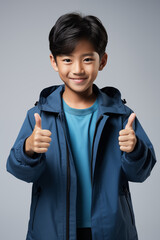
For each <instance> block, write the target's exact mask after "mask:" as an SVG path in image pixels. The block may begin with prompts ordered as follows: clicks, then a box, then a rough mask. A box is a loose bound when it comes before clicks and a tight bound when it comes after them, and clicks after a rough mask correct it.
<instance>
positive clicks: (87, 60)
mask: <svg viewBox="0 0 160 240" xmlns="http://www.w3.org/2000/svg"><path fill="white" fill-rule="evenodd" d="M84 61H85V62H87V63H88V62H93V61H94V59H93V58H85V59H84Z"/></svg>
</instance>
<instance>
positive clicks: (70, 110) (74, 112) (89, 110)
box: [63, 99, 98, 116]
mask: <svg viewBox="0 0 160 240" xmlns="http://www.w3.org/2000/svg"><path fill="white" fill-rule="evenodd" d="M97 108H98V100H97V99H96V101H95V102H94V103H93V105H92V106H91V107H89V108H84V109H78V108H72V107H70V106H69V105H68V104H67V103H66V102H65V101H64V99H63V109H64V111H65V112H67V113H69V114H72V115H79V116H82V115H88V114H91V113H93V112H95V111H96V110H97Z"/></svg>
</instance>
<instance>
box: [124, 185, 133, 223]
mask: <svg viewBox="0 0 160 240" xmlns="http://www.w3.org/2000/svg"><path fill="white" fill-rule="evenodd" d="M124 192H125V195H124V196H125V199H126V202H127V206H128V209H129V212H130V216H131V221H132V225H134V219H133V214H132V209H131V206H130V204H129V199H128V194H129V191H128V189H127V188H125V189H124Z"/></svg>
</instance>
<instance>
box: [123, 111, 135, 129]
mask: <svg viewBox="0 0 160 240" xmlns="http://www.w3.org/2000/svg"><path fill="white" fill-rule="evenodd" d="M135 118H136V114H135V113H132V114H131V115H130V116H129V118H128V122H127V124H126V127H125V129H130V128H132V126H133V122H134V120H135Z"/></svg>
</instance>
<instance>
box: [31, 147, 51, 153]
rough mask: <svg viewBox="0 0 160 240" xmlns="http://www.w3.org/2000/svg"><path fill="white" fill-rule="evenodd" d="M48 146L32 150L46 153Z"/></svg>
mask: <svg viewBox="0 0 160 240" xmlns="http://www.w3.org/2000/svg"><path fill="white" fill-rule="evenodd" d="M47 151H48V148H35V150H34V152H36V153H46V152H47Z"/></svg>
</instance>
